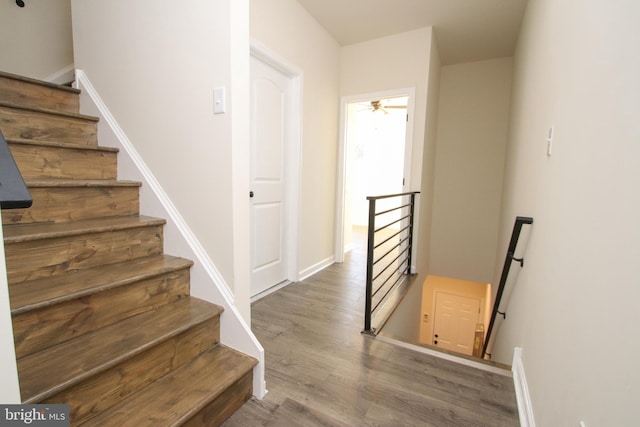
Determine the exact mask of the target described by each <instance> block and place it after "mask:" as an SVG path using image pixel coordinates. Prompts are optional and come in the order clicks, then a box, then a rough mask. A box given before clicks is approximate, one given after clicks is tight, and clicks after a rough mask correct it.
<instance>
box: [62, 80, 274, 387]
mask: <svg viewBox="0 0 640 427" xmlns="http://www.w3.org/2000/svg"><path fill="white" fill-rule="evenodd" d="M75 76H76V79H75V82H74V87H76V88H77V89H80V90H81V91H82V92H81V94H80V110H81V112H82V113H83V114H87V115H92V116H96V117H99V118H100V121H99V123H98V140H99V141H100V145H102V146H107V147H116V148H119V149H120V152H119V154H118V178H119V179H127V180H134V181H140V182H142V183H143V185H142V188H141V190H140V209H141V211H143V212H144V213H145V215H151V216H155V217H159V218H165V219H166V221H167V223H166V225H165V226H164V246H165V252H166V253H171V254H173V255H177V256H181V257H184V258H188V259H192V260H193V261H194V265H193V267H192V268H191V295H193V296H195V297H198V298H201V299H203V300H205V301H208V302H211V303H214V304H217V305H220V306H222V307H223V308H224V313H223V315H222V316H221V318H220V333H221V342H222V343H223V344H225V345H227V346H228V347H231V348H233V349H235V350H238V351H240V352H242V353H245V354H247V355H249V356H252V357H254V358H255V359H257V360H258V364H257V365H256V366H255V367H254V369H253V395H254V397H256V398H257V399H262V398H263V397H264V395H265V394H266V392H267V390H266V383H265V380H264V348H263V347H262V345H261V344H260V342H259V341H258V339H257V338H256V337H255V335H254V334H253V332H252V331H251V328H250V327H249V326H248V325H247V323H246V322H245V321H244V318H243V317H242V315H241V314H240V312H239V311H238V309H237V308H236V306H235V303H234V296H233V293H232V292H231V290H230V289H229V286H228V285H227V283H226V281H225V280H224V278H223V277H222V275H221V274H220V273H219V272H218V270H217V268H216V267H215V265H214V263H213V261H212V260H211V258H210V257H209V255H208V254H207V253H206V251H205V250H204V248H203V246H202V245H201V244H200V242H199V241H198V239H197V237H196V236H195V234H194V233H193V231H192V230H191V229H190V228H189V226H188V225H187V223H186V221H185V220H184V218H183V217H182V215H181V214H180V212H179V211H178V209H177V208H176V207H175V205H174V204H173V202H172V201H171V199H170V198H169V196H168V195H167V193H166V192H165V191H164V189H163V188H162V186H161V185H160V183H159V182H158V180H157V179H156V178H155V176H154V175H153V173H152V172H151V170H150V169H149V168H148V167H147V165H146V163H145V162H144V160H143V159H142V157H141V156H140V154H139V153H138V152H137V150H136V149H135V147H134V146H133V144H132V143H131V141H130V140H129V138H128V137H127V135H126V134H125V133H124V131H123V130H122V128H121V127H120V126H119V124H118V122H117V121H116V120H115V118H114V117H113V115H112V114H111V112H110V111H109V108H108V107H107V106H106V104H105V103H104V102H103V101H102V98H101V97H100V95H99V94H98V92H97V90H96V89H95V88H94V86H93V85H92V84H91V81H90V80H89V77H88V76H87V74H86V73H85V72H84V71H83V70H79V69H76V72H75Z"/></svg>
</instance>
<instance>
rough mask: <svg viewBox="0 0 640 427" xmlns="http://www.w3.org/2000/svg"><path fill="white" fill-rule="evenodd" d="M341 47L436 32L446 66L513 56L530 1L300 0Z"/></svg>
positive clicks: (441, 55)
mask: <svg viewBox="0 0 640 427" xmlns="http://www.w3.org/2000/svg"><path fill="white" fill-rule="evenodd" d="M298 2H299V3H300V4H301V5H302V6H303V7H304V8H305V9H306V10H307V11H309V13H311V15H313V16H314V17H315V18H316V20H317V21H318V22H319V23H320V24H321V25H322V26H323V27H324V28H326V30H327V31H328V32H329V33H331V34H332V35H333V37H334V38H335V39H336V40H337V41H338V43H340V44H341V45H343V46H346V45H350V44H354V43H359V42H363V41H366V40H371V39H375V38H379V37H384V36H388V35H392V34H397V33H401V32H405V31H410V30H414V29H417V28H422V27H426V26H433V27H434V29H435V34H436V40H437V43H438V49H439V51H440V57H441V60H442V63H443V64H445V65H446V64H456V63H461V62H470V61H478V60H482V59H489V58H499V57H504V56H511V55H512V54H513V50H514V48H515V44H516V41H517V37H518V33H519V30H520V24H521V22H522V15H523V13H524V9H525V6H526V2H527V0H298Z"/></svg>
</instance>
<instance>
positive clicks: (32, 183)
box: [25, 178, 142, 188]
mask: <svg viewBox="0 0 640 427" xmlns="http://www.w3.org/2000/svg"><path fill="white" fill-rule="evenodd" d="M25 184H27V187H30V188H34V187H47V188H48V187H141V186H142V183H141V182H139V181H126V180H115V179H66V178H40V179H25Z"/></svg>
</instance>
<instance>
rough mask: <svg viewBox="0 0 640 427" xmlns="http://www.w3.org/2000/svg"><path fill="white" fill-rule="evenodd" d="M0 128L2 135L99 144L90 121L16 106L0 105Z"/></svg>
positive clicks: (94, 123)
mask: <svg viewBox="0 0 640 427" xmlns="http://www.w3.org/2000/svg"><path fill="white" fill-rule="evenodd" d="M0 130H1V131H2V133H3V135H4V137H5V138H23V139H29V140H34V141H59V142H66V143H69V144H74V145H77V146H92V147H95V146H97V145H98V139H97V125H96V122H94V121H92V120H86V119H82V118H72V117H65V116H58V115H55V114H47V113H40V112H35V111H29V110H22V109H19V108H10V107H5V106H0Z"/></svg>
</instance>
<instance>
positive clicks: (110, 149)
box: [5, 138, 120, 153]
mask: <svg viewBox="0 0 640 427" xmlns="http://www.w3.org/2000/svg"><path fill="white" fill-rule="evenodd" d="M5 139H6V141H7V142H8V143H9V144H22V145H36V146H47V147H55V148H68V149H71V150H90V151H106V152H112V153H117V152H119V151H120V150H119V149H118V148H116V147H105V146H103V145H96V146H93V145H77V144H69V143H67V142H61V141H46V140H40V139H25V138H5Z"/></svg>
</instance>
